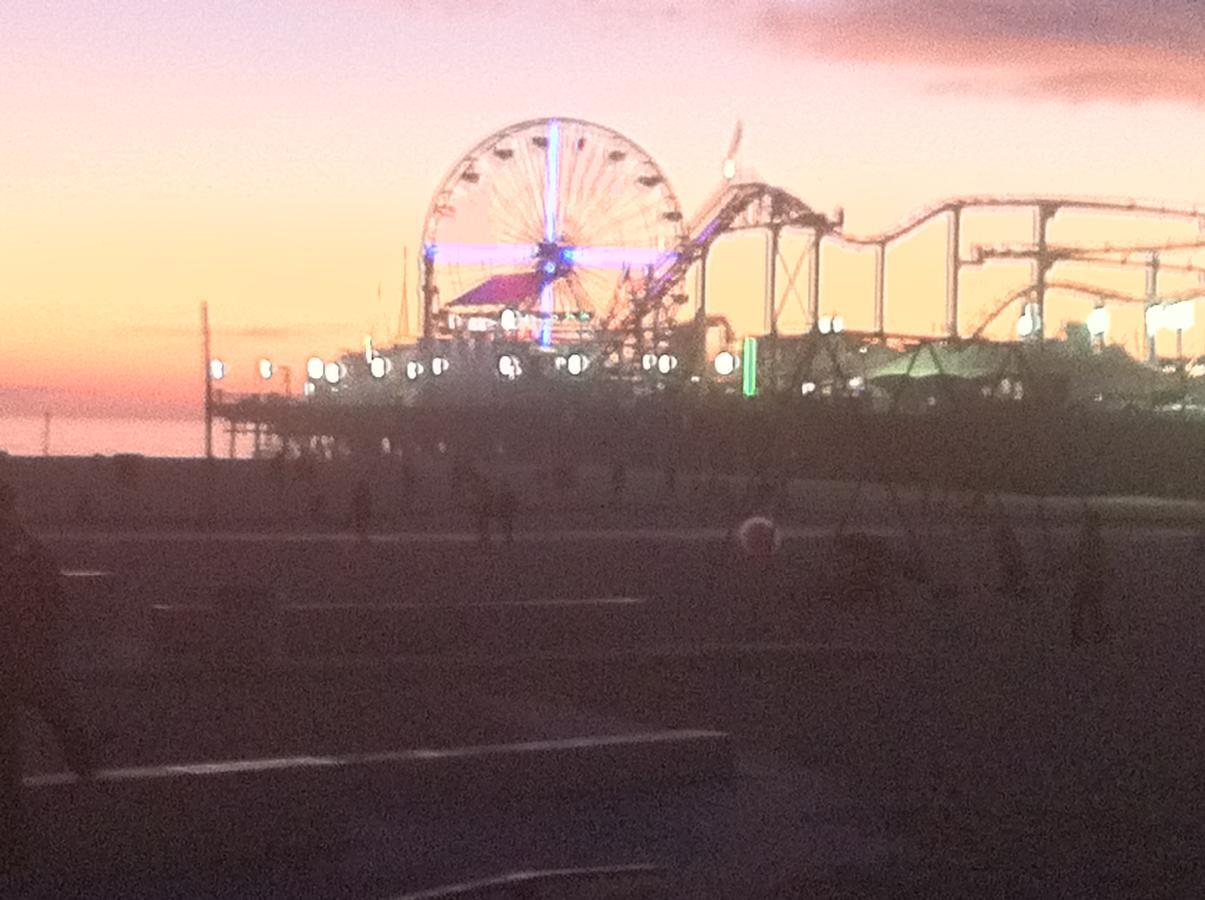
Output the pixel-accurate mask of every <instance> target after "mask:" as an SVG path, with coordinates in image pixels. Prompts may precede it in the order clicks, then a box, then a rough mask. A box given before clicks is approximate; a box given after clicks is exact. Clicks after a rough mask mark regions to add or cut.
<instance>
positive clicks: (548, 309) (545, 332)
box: [540, 281, 555, 347]
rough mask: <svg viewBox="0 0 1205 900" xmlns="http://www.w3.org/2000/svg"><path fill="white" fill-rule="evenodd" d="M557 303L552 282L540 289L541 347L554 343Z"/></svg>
mask: <svg viewBox="0 0 1205 900" xmlns="http://www.w3.org/2000/svg"><path fill="white" fill-rule="evenodd" d="M554 305H555V301H554V300H553V296H552V282H551V281H549V282H546V283H545V284H544V287H542V288H541V289H540V312H541V313H543V315H542V316H541V318H540V346H542V347H547V346H549V345H550V344H551V343H552V313H553V307H554Z"/></svg>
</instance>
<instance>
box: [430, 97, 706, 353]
mask: <svg viewBox="0 0 1205 900" xmlns="http://www.w3.org/2000/svg"><path fill="white" fill-rule="evenodd" d="M570 129H571V130H574V131H576V132H577V133H578V135H580V137H579V140H580V141H582V142H584V140H585V138H586V137H587V136H594V137H595V138H602V139H603V142H602V144H601V145H602V146H605V145H606V142H613V143H614V145H615V147H614V149H613V150H612V154H614V153H615V152H616V151H617V150H618V151H622V155H621V156H620V157H619V158H618V159H615V158H612V160H611V161H612V162H619V161H621V160H623V159H624V158H625V157H626V159H627V160H628V161H627V162H626V163H624V165H625V166H627V167H628V173H629V176H628V177H630V178H631V179H632V180H631V181H630V182H628V184H629V186H630V188H632V189H636V188H638V187H642V188H646V189H650V191H655V192H654V193H650V195H649V198H648V199H647V200H645V201H643V204H644V205H643V206H642V205H640V204H641V201H640V200H637V201H636V202H635V203H633V202H632V201H631V200H629V201H627V205H626V206H625V207H621V208H624V209H626V210H627V213H626V215H627V217H628V218H627V219H626V221H628V222H629V223H631V222H635V223H636V227H637V228H638V229H640V237H641V240H639V241H637V242H636V243H628V244H627V246H622V247H620V246H615V247H608V246H607V245H606V242H605V241H602V242H596V241H594V240H592V239H590V238H587V237H586V234H579V239H578V240H574V239H572V238H568V239H562V240H553V241H552V243H548V241H549V240H550V239H549V238H548V236H547V235H544V236H542V237H534V239H528V238H527V237H522V238H518V239H517V240H518V242H517V243H516V237H512V238H511V239H510V241H509V242H507V241H502V242H498V241H488V242H487V243H482V244H477V245H474V244H460V245H459V246H458V245H457V244H456V243H455V241H453V242H451V243H449V242H447V241H445V240H440V238H441V234H440V230H441V228H443V227H445V226H446V225H447V224H448V223H449V221H450V220H451V219H452V218H453V217H454V214H455V208H456V207H455V204H456V203H457V202H459V201H456V200H455V198H456V197H457V196H458V194H457V191H458V190H460V189H461V182H463V181H467V182H468V183H469V184H470V185H471V187H470V188H469V190H470V191H472V190H474V189H475V188H476V186H477V185H478V184H479V182H480V184H481V185H482V189H484V190H486V191H487V194H486V196H494V195H493V194H491V193H489V192H492V191H496V190H497V187H496V185H497V181H496V180H495V178H494V174H495V170H494V169H493V167H494V166H496V165H497V163H496V162H495V161H494V160H493V159H492V158H491V152H492V153H493V155H495V156H498V157H499V159H503V160H509V159H510V158H511V156H510V155H507V156H505V157H503V156H501V155H500V154H499V152H498V149H499V147H500V145H502V144H503V143H505V142H506V141H507V140H508V139H511V138H517V139H519V140H520V141H521V140H522V139H523V137H524V136H525V135H526V134H528V133H532V134H533V135H534V137H533V142H536V141H535V140H534V138H538V137H540V136H541V135H544V134H549V135H556V134H563V133H564V130H570ZM554 139H555V138H554ZM536 143H537V146H546V145H540V144H539V143H538V142H536ZM593 144H594V146H596V147H597V146H600V142H599V141H597V140H595V141H594V142H593ZM581 147H582V144H581V143H579V144H578V150H579V151H580V149H581ZM513 152H514V150H513V149H512V153H513ZM609 155H611V154H609ZM483 166H484V167H485V168H482V167H483ZM468 174H472V175H473V176H474V177H473V178H471V179H469V178H466V175H468ZM632 196H637V195H636V194H633V195H632ZM538 203H539V197H538V196H537V204H538ZM566 205H568V204H566ZM588 208H589V207H588ZM554 209H555V207H554ZM604 209H605V207H596V208H595V209H594V210H592V211H597V212H599V213H602V212H603V211H604ZM546 215H547V214H546ZM554 215H555V213H554ZM641 217H643V219H642V220H641ZM547 221H548V219H547V217H545V222H547ZM602 221H603V225H602V226H600V228H605V227H608V226H607V223H608V221H609V223H610V225H609V227H610V228H612V229H614V228H615V227H619V226H620V225H621V224H622V221H625V220H622V219H615V218H613V217H612V218H611V219H610V220H608V219H607V218H606V217H605V216H604V217H603V219H602ZM581 224H582V223H580V222H579V226H580V225H581ZM686 227H687V222H686V219H685V217H684V216H683V214H682V204H681V201H680V200H679V199H678V196H677V194H676V192H675V191H674V189H673V186H672V184H671V183H670V181H669V178H668V177H667V176H666V174H665V170H664V169H663V168H662V167H661V165H660V164H659V163H658V162H657V160H656V159H655V158H654V157H653V156H652V154H650V153H649V152H648V150H647V149H646V148H645V147H644V146H642V145H641V144H639V143H638V142H637V141H634V140H633V139H631V138H630V137H628V136H627V135H626V134H623V133H622V132H620V131H618V130H616V129H614V128H611V127H609V126H606V125H602V124H599V123H597V122H594V121H591V120H588V119H583V118H579V117H575V116H562V117H556V116H547V117H540V118H531V119H526V120H523V121H520V122H515V123H512V124H510V125H507V126H504V127H502V128H500V129H497V130H495V131H493V132H491V133H490V134H488V135H486V136H485V137H484V138H482V139H481V140H479V141H477V142H476V143H475V144H474V145H473V146H472V147H470V148H469V149H468V150H467V151H465V152H464V153H462V154H461V155H460V156H459V157H458V158H457V160H456V161H455V162H454V163H453V164H452V165H451V166H450V167H449V168H448V169H447V170H446V172H445V173H444V176H443V177H442V179H441V180H440V181H439V183H438V186H437V187H436V189H435V191H434V193H433V194H432V197H431V202H430V204H429V205H428V208H427V213H426V217H425V219H424V222H423V230H422V247H421V250H420V260H421V265H422V272H421V274H420V285H421V289H422V291H423V294H424V316H425V317H426V319H427V320H431V321H434V322H438V321H439V320H440V317H441V316H442V315H443V313H444V311H445V310H447V309H448V308H449V306H451V304H452V303H454V302H455V301H456V300H457V299H464V297H461V296H459V295H458V296H457V297H456V298H455V299H453V297H452V295H451V294H450V292H448V291H447V290H445V289H446V288H447V287H448V283H447V281H446V279H448V278H452V279H453V280H454V279H455V278H456V277H457V276H456V271H457V266H458V263H457V262H455V261H453V258H452V257H446V258H445V260H444V261H443V262H444V264H443V265H440V262H441V260H439V259H437V258H436V253H437V252H439V253H441V254H442V253H443V252H444V250H445V249H446V248H447V249H450V248H453V247H455V248H456V249H457V250H458V251H462V250H465V249H471V250H478V251H479V250H482V249H486V250H496V251H502V253H503V255H505V254H506V253H508V252H509V253H511V254H512V255H513V254H514V253H515V252H517V251H520V250H525V249H527V248H528V247H529V246H530V247H533V248H535V249H536V250H537V251H538V252H540V253H542V252H544V250H545V248H547V247H551V248H554V249H557V248H559V250H561V251H563V252H564V253H565V257H564V258H565V259H574V263H573V264H572V265H573V267H574V269H575V270H576V272H577V275H576V276H573V277H568V278H566V277H563V276H561V275H559V274H558V275H557V276H556V277H555V278H553V279H551V280H550V281H549V282H548V283H547V284H546V285H545V288H546V289H548V290H549V291H552V290H553V289H556V290H557V291H560V292H561V294H560V295H561V296H562V297H564V296H565V294H568V295H569V296H570V298H571V302H572V300H573V299H576V301H577V302H575V303H574V306H575V307H577V308H580V309H582V310H588V309H594V310H598V311H601V310H602V309H604V305H605V304H606V302H607V300H608V299H609V300H610V301H611V302H612V303H613V302H614V300H615V298H616V297H617V296H618V291H620V290H622V285H623V284H625V283H626V282H627V278H628V275H627V271H628V270H629V269H631V270H632V271H644V270H645V269H646V268H647V270H648V271H649V272H650V273H651V272H652V270H653V265H654V264H658V265H659V264H661V262H662V261H663V260H664V259H665V258H666V257H667V255H669V256H672V255H673V254H674V253H675V252H676V251H677V249H678V248H679V247H680V246H681V245H682V243H683V242H684V241H685V239H686V237H687V230H686ZM521 231H522V230H521V229H520V232H521ZM512 233H514V234H516V235H517V234H518V233H519V232H513V230H512ZM594 234H601V231H598V232H594ZM579 240H580V243H579ZM633 248H635V251H634V249H633ZM640 249H644V250H645V252H646V254H653V256H651V257H650V256H647V255H646V256H639V251H640ZM632 252H636V253H637V254H638V256H637V261H635V262H631V261H630V260H631V259H632V258H631V257H630V256H628V255H627V254H630V253H632ZM579 253H581V254H582V256H583V257H586V258H590V259H594V260H599V259H603V258H606V259H608V260H609V261H608V262H594V263H589V262H586V261H585V259H580V261H578V259H579V258H578V257H577V254H579ZM620 253H622V254H624V255H623V257H622V259H621V258H620V256H619V254H620ZM569 254H574V256H573V257H571V256H570V255H569ZM608 254H611V255H608ZM533 258H535V259H538V258H539V257H537V256H533ZM465 264H466V265H469V264H470V263H465ZM473 264H477V265H482V266H485V265H488V264H491V262H490V261H489V260H486V259H481V261H480V262H477V261H474V263H473ZM492 264H493V265H497V266H507V265H511V266H519V265H520V263H518V261H517V260H505V261H504V260H503V259H500V258H498V259H494V260H493V261H492ZM620 264H622V265H621V266H620ZM437 267H438V268H437ZM620 267H622V269H623V270H624V273H625V274H624V275H623V277H622V279H621V280H620V281H618V282H617V283H616V284H615V285H614V286H612V287H611V288H610V289H609V295H610V296H609V297H606V296H605V295H604V293H603V292H602V291H600V290H599V288H598V287H597V284H596V286H595V287H594V288H593V289H588V288H586V287H584V286H583V283H582V281H581V277H586V278H589V277H595V278H597V277H598V276H599V275H600V274H601V273H602V272H604V271H606V270H610V269H616V268H620ZM549 271H551V270H549ZM437 273H442V274H437ZM650 277H651V275H650ZM562 281H564V284H562ZM481 283H482V284H484V283H485V282H481ZM592 294H593V296H591V295H592ZM465 296H466V297H467V295H465ZM550 297H551V294H550ZM583 297H584V298H585V301H584V302H583V300H582V298H583ZM435 298H438V299H435ZM591 301H593V302H591ZM489 303H490V301H488V300H487V301H486V305H489ZM548 303H549V304H555V301H554V300H551V299H550V300H548ZM554 318H555V317H554ZM611 318H612V317H610V316H608V321H610V319H611ZM431 327H432V326H430V325H424V333H428V331H429V330H430V328H431ZM434 327H438V326H434ZM547 340H549V338H548V337H547V336H545V338H544V341H547Z"/></svg>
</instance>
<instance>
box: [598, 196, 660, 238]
mask: <svg viewBox="0 0 1205 900" xmlns="http://www.w3.org/2000/svg"><path fill="white" fill-rule="evenodd" d="M653 211H654V210H653V204H652V203H650V202H649V198H648V197H644V196H640V195H639V194H635V195H629V196H628V197H626V198H624V199H622V200H620V201H619V202H617V203H615V204H613V205H610V206H604V207H601V208H599V209H598V210H597V211H596V212H595V214H594V215H593V216H592V218H591V221H593V222H596V223H597V229H598V231H599V232H601V234H600V237H605V236H607V235H609V234H611V233H612V232H615V231H618V232H619V233H620V234H622V233H623V228H622V226H624V225H626V224H627V223H629V222H635V223H638V224H639V228H638V232H639V233H641V234H648V233H650V232H655V231H656V227H655V226H654V227H651V228H650V224H649V213H650V212H653ZM583 243H587V242H586V241H583ZM589 243H601V241H589Z"/></svg>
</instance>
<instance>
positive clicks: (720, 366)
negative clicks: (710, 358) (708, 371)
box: [715, 350, 739, 375]
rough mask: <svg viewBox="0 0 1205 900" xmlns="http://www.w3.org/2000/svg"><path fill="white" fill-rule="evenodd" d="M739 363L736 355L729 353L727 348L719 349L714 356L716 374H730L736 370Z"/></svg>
mask: <svg viewBox="0 0 1205 900" xmlns="http://www.w3.org/2000/svg"><path fill="white" fill-rule="evenodd" d="M738 365H739V363H738V361H737V358H736V355H735V354H732V353H729V352H728V351H727V350H724V351H721V352H720V353H719V354H717V355H716V358H715V371H716V374H717V375H731V374H732V373H733V372H735V371H736V367H737V366H738Z"/></svg>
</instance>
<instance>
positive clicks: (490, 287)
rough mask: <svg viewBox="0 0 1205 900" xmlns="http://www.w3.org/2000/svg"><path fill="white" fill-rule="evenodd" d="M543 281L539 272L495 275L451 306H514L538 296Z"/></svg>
mask: <svg viewBox="0 0 1205 900" xmlns="http://www.w3.org/2000/svg"><path fill="white" fill-rule="evenodd" d="M543 284H544V280H543V277H542V276H541V274H540V273H539V272H516V273H515V274H513V275H495V276H494V277H493V278H490V279H489V280H487V281H483V282H482V283H481V284H479V285H477V287H475V288H473V289H472V290H471V291H468V292H466V293H464V294H461V295H460V296H459V297H457V298H456V299H455V300H453V301H452V303H451V304H450V305H451V306H516V307H521V306H523V305H524V301H525V300H533V299H535V298H536V297H537V296H539V293H540V288H541V287H543Z"/></svg>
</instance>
